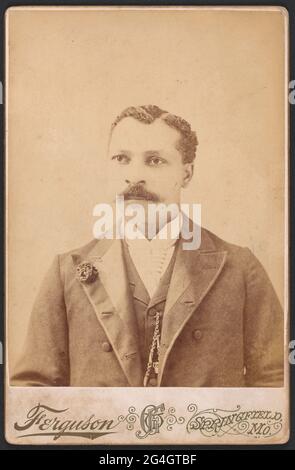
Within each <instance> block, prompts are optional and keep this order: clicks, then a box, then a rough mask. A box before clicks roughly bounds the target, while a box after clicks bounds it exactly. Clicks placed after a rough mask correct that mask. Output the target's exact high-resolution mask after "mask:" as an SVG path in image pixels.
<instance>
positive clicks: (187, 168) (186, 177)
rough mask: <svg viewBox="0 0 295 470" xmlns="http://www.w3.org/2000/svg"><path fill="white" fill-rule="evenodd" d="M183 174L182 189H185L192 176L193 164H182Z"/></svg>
mask: <svg viewBox="0 0 295 470" xmlns="http://www.w3.org/2000/svg"><path fill="white" fill-rule="evenodd" d="M183 166H184V172H183V181H182V185H181V187H182V188H186V187H187V185H188V184H189V182H190V180H191V179H192V177H193V174H194V164H193V163H184V165H183Z"/></svg>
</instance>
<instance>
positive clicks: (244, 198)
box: [7, 8, 285, 364]
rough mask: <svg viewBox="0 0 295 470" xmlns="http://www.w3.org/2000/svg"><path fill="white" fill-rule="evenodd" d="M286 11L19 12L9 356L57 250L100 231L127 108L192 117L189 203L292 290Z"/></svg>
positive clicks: (11, 125) (12, 64)
mask: <svg viewBox="0 0 295 470" xmlns="http://www.w3.org/2000/svg"><path fill="white" fill-rule="evenodd" d="M284 21H285V17H284V15H283V13H282V12H280V11H278V10H277V11H261V12H257V11H246V10H240V11H237V10H236V11H229V10H228V11H219V10H215V11H212V10H211V11H208V10H206V9H199V10H187V11H182V10H178V11H175V10H174V11H169V10H167V9H163V10H151V9H141V10H138V9H134V10H131V11H130V10H129V11H126V10H125V11H123V10H119V11H118V10H108V11H102V10H97V9H96V10H95V9H90V8H89V9H88V10H81V9H72V10H68V11H65V10H64V9H62V8H60V9H59V10H47V11H45V10H43V11H41V10H38V9H36V10H35V11H33V12H32V11H25V10H22V9H19V10H14V11H11V12H10V15H9V22H8V25H7V27H8V35H9V48H8V56H7V65H8V88H7V100H8V149H7V150H8V153H7V155H8V160H7V169H8V207H9V214H8V239H7V241H8V251H9V265H8V273H9V289H8V305H9V310H8V327H9V339H10V343H9V344H10V364H12V363H13V362H14V361H15V358H16V357H17V356H18V354H19V350H20V347H21V346H22V343H23V340H24V334H25V330H26V327H27V321H28V318H29V315H30V311H31V307H32V303H33V300H34V298H35V295H36V293H37V291H38V288H39V285H40V282H41V280H42V278H43V276H44V273H45V271H46V270H47V268H48V267H49V265H50V263H51V261H52V258H53V256H54V255H55V254H56V253H60V252H63V251H67V250H70V249H72V248H75V247H78V246H79V245H82V244H84V243H87V242H88V241H89V240H90V239H91V238H92V225H93V221H94V219H93V217H92V209H93V206H94V205H95V204H96V203H98V202H102V201H103V200H104V185H105V183H106V182H105V177H104V166H103V162H104V158H105V149H106V144H107V136H108V131H109V127H110V124H111V121H112V119H113V118H114V117H115V115H116V114H118V113H119V112H120V111H121V110H122V109H123V108H124V107H126V106H129V105H137V104H147V103H152V104H157V105H159V106H160V107H163V108H165V109H168V110H169V111H171V112H173V113H175V114H179V115H181V116H183V117H184V118H185V119H187V120H188V121H189V122H191V124H192V126H193V128H194V129H195V130H196V131H197V135H198V139H199V147H198V153H197V161H196V166H195V176H194V179H193V182H192V183H191V186H190V187H189V188H188V189H187V190H186V192H185V193H184V201H190V202H201V203H202V222H203V225H204V226H206V227H207V228H209V229H210V230H212V231H214V232H215V233H216V234H217V235H219V236H220V237H222V238H224V239H226V240H227V241H230V242H233V243H236V244H239V245H243V246H249V247H250V248H251V249H252V250H253V252H254V253H255V254H256V256H257V257H258V258H259V259H260V260H261V262H262V263H263V264H264V266H265V268H266V269H267V271H268V273H269V275H270V278H271V279H272V281H273V283H274V286H275V288H276V290H277V292H278V294H279V296H280V299H281V300H283V286H284V277H283V273H284V266H283V256H284V171H285V168H284V155H285V135H284V126H285V123H284V67H285V64H284Z"/></svg>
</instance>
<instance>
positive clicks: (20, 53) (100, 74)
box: [6, 6, 289, 444]
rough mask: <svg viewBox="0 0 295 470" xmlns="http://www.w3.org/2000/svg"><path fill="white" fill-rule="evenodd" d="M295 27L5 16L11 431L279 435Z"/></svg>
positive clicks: (76, 13) (181, 18)
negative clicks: (293, 30)
mask: <svg viewBox="0 0 295 470" xmlns="http://www.w3.org/2000/svg"><path fill="white" fill-rule="evenodd" d="M287 36H288V13H287V12H286V10H285V9H284V8H281V7H222V8H221V7H86V6H85V7H13V8H9V9H8V10H7V12H6V227H7V229H6V253H7V259H6V297H7V299H6V342H7V351H6V353H7V367H6V435H7V439H8V441H9V442H12V443H28V444H34V443H36V444H37V443H39V444H40V443H50V444H51V443H55V442H54V441H57V442H56V443H57V444H59V443H63V444H64V443H69V444H75V443H85V444H91V443H98V440H99V443H104V444H116V443H117V444H120V443H123V444H126V443H134V444H142V443H143V442H144V443H145V444H150V443H153V444H155V443H159V444H162V443H168V444H174V443H175V444H176V443H184V444H191V443H201V444H202V443H206V444H210V443H213V444H218V443H221V444H224V443H229V444H232V443H243V444H245V443H253V442H255V443H257V444H267V443H276V442H277V443H280V442H286V440H287V438H288V429H289V425H288V423H289V411H288V406H289V399H288V393H289V383H288V359H287V352H288V317H289V316H288V286H289V284H288V114H287V90H288V42H287ZM79 420H80V421H79ZM81 420H82V421H81ZM78 422H79V423H80V424H79V423H78ZM106 422H107V423H108V424H105V423H106ZM77 423H78V424H77ZM81 423H83V424H81ZM84 431H85V432H84ZM89 436H90V437H89ZM20 441H21V442H20Z"/></svg>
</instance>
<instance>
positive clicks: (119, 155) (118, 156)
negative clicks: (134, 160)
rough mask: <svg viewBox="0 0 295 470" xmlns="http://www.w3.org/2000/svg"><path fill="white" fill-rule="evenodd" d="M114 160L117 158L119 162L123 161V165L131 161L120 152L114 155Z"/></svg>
mask: <svg viewBox="0 0 295 470" xmlns="http://www.w3.org/2000/svg"><path fill="white" fill-rule="evenodd" d="M112 160H115V161H117V162H118V163H121V165H126V164H127V163H129V157H128V156H127V155H125V154H123V153H119V154H118V155H113V156H112Z"/></svg>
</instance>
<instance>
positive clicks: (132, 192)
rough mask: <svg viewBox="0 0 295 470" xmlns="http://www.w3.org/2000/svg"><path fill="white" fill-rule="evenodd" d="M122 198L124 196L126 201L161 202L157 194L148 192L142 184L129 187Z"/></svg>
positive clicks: (122, 194)
mask: <svg viewBox="0 0 295 470" xmlns="http://www.w3.org/2000/svg"><path fill="white" fill-rule="evenodd" d="M120 196H123V197H124V199H125V201H128V199H134V198H136V199H144V200H145V201H153V202H159V197H158V196H157V194H155V193H153V192H151V191H147V190H146V189H145V188H144V187H143V186H142V185H141V184H134V185H130V186H128V188H127V189H125V191H123V192H122V193H121V194H120Z"/></svg>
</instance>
